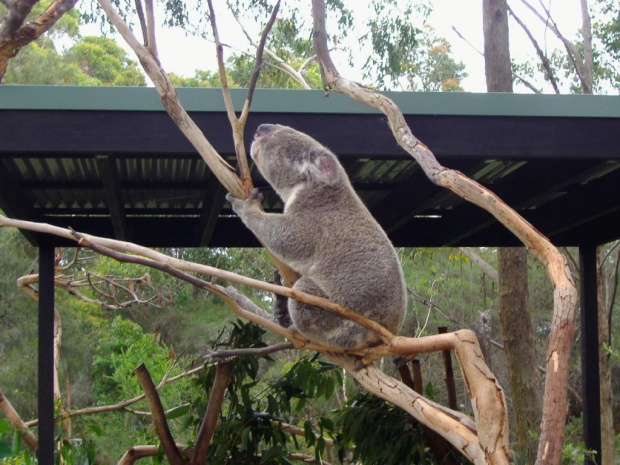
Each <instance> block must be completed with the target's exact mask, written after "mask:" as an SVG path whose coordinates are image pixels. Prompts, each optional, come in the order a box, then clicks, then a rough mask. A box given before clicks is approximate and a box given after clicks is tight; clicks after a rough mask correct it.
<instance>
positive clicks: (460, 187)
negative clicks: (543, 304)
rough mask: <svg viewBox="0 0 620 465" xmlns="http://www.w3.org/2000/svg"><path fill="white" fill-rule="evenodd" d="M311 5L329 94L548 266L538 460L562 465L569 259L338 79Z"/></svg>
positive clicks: (571, 295) (379, 98)
mask: <svg viewBox="0 0 620 465" xmlns="http://www.w3.org/2000/svg"><path fill="white" fill-rule="evenodd" d="M312 4H313V17H314V39H315V49H316V51H317V55H318V58H319V65H320V67H321V76H322V78H323V83H324V87H325V89H326V90H329V89H333V90H336V91H338V92H342V93H344V94H346V95H348V96H349V97H351V98H353V99H354V100H356V101H359V102H361V103H365V104H367V105H370V106H372V107H374V108H377V109H378V110H380V111H382V112H383V113H384V114H385V115H386V116H387V117H388V123H389V126H390V129H391V130H392V132H393V134H394V137H395V139H396V140H397V142H398V143H399V145H400V146H401V147H403V148H404V149H405V150H406V151H407V153H409V154H410V155H411V156H412V157H413V158H415V160H416V161H417V162H418V163H419V164H420V166H421V167H422V169H423V170H424V172H425V173H426V175H427V177H428V178H429V179H430V180H431V181H432V182H433V183H435V184H437V185H439V186H443V187H446V188H448V189H450V190H452V191H453V192H454V193H456V194H457V195H459V196H461V197H463V198H464V199H466V200H468V201H470V202H472V203H474V204H476V205H478V206H480V207H482V208H484V209H485V210H487V211H489V212H490V213H491V214H492V215H493V216H495V218H496V219H498V220H499V221H500V222H501V223H502V224H503V225H504V226H506V227H507V228H508V229H509V230H510V231H512V232H513V233H514V234H515V235H516V236H517V237H518V238H519V239H520V240H521V241H522V242H523V243H524V244H525V246H526V247H527V248H528V249H529V250H530V251H531V252H532V253H533V254H534V255H536V256H537V257H538V258H539V259H540V260H541V261H542V262H543V263H544V264H545V266H546V268H547V272H548V273H549V276H550V277H551V280H552V281H553V284H554V303H555V305H554V315H553V324H552V330H551V334H550V336H549V341H550V343H549V346H548V350H547V380H546V386H545V396H544V406H543V412H544V413H543V424H542V428H541V430H542V431H541V441H540V443H539V452H538V460H539V461H540V462H541V463H554V464H555V463H559V461H560V457H561V451H562V438H563V430H564V423H565V418H566V413H565V412H566V386H567V384H568V367H569V366H568V365H569V356H570V349H571V344H572V337H573V332H574V322H575V315H576V304H577V290H576V288H575V284H574V282H573V280H572V277H571V274H570V269H569V267H568V264H567V262H566V259H565V258H564V256H563V255H562V254H561V253H560V252H559V251H558V249H557V248H556V247H554V246H553V244H551V242H550V241H549V240H548V239H547V238H546V237H544V236H543V235H542V234H540V233H539V232H538V231H537V230H536V229H535V228H534V227H533V226H532V225H531V224H530V223H528V222H527V221H526V220H525V219H523V218H522V217H521V216H520V215H519V214H518V213H517V212H516V211H514V210H513V209H511V208H510V207H508V206H507V205H506V204H505V203H504V202H503V201H502V200H501V199H500V198H499V197H497V196H496V195H495V194H493V193H492V192H491V191H489V190H488V189H486V188H485V187H484V186H482V185H480V184H478V183H476V182H475V181H473V180H471V179H469V178H467V177H466V176H465V175H463V174H462V173H460V172H458V171H455V170H450V169H447V168H445V167H443V166H441V165H440V164H439V163H438V162H437V160H436V159H435V156H434V155H433V153H432V152H431V151H430V150H429V149H428V147H426V146H425V145H424V144H422V143H421V142H420V141H419V140H418V139H417V138H416V137H415V136H414V135H413V134H412V132H411V130H410V129H409V126H408V125H407V123H406V121H405V118H404V116H403V114H402V112H401V111H400V110H399V109H398V107H397V106H396V105H395V104H394V102H392V101H391V100H390V99H388V98H387V97H385V96H383V95H381V94H379V93H378V92H375V91H373V90H371V89H368V88H365V87H362V86H360V85H359V84H356V83H353V82H351V81H349V80H347V79H345V78H343V77H342V76H341V75H340V73H339V72H338V70H337V69H336V67H335V65H334V63H333V61H332V60H331V57H330V56H329V51H328V48H327V33H326V29H325V4H324V1H323V0H313V2H312ZM481 440H482V438H481Z"/></svg>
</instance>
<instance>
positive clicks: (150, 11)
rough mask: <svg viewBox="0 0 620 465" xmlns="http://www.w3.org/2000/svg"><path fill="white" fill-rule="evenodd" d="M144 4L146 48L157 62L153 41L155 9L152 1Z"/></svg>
mask: <svg viewBox="0 0 620 465" xmlns="http://www.w3.org/2000/svg"><path fill="white" fill-rule="evenodd" d="M145 3H146V33H147V41H146V43H147V46H148V49H149V51H150V52H151V54H152V55H153V57H154V58H155V59H156V60H157V61H159V55H158V53H157V40H156V39H155V8H154V7H153V0H145Z"/></svg>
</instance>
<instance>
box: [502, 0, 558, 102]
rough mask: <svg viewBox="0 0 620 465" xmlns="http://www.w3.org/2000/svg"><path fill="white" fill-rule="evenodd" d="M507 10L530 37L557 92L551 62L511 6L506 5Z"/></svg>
mask: <svg viewBox="0 0 620 465" xmlns="http://www.w3.org/2000/svg"><path fill="white" fill-rule="evenodd" d="M508 11H509V12H510V14H511V15H512V17H513V18H514V20H515V21H516V22H517V24H518V25H519V26H521V29H523V31H524V32H525V34H526V35H527V37H528V38H529V39H530V42H531V43H532V45H533V46H534V49H535V50H536V54H537V55H538V58H540V61H541V63H542V65H543V67H544V68H545V72H546V73H547V78H548V79H549V82H550V83H551V86H552V87H553V90H554V91H555V93H556V94H559V93H560V89H559V88H558V83H557V81H556V80H555V76H554V75H553V68H551V63H549V59H548V58H547V56H546V55H545V53H544V52H543V51H542V49H541V48H540V46H539V45H538V42H537V41H536V39H535V38H534V36H533V35H532V33H531V32H530V30H529V29H528V27H527V26H526V25H525V23H524V22H523V21H521V18H519V16H517V15H516V14H515V12H514V11H513V10H512V8H510V6H508Z"/></svg>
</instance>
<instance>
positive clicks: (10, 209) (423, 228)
mask: <svg viewBox="0 0 620 465" xmlns="http://www.w3.org/2000/svg"><path fill="white" fill-rule="evenodd" d="M179 95H180V97H181V100H182V102H183V104H184V106H185V107H186V109H187V110H188V111H189V112H190V114H191V116H192V117H193V118H194V120H195V121H196V123H197V124H198V126H199V127H200V128H201V129H202V130H203V132H204V133H205V135H206V136H207V138H208V139H209V141H210V142H211V143H212V144H213V146H214V147H215V148H216V150H218V152H219V153H220V154H222V156H224V157H225V158H226V159H228V160H229V161H230V162H231V163H234V146H233V140H232V134H231V129H230V125H229V123H228V119H227V116H226V112H225V108H224V103H223V100H222V96H221V92H220V90H219V89H179ZM232 95H233V100H234V102H235V105H236V106H237V108H238V109H239V110H240V109H241V106H242V104H243V100H244V98H245V90H243V89H233V90H232ZM389 96H390V97H391V98H392V99H393V100H394V101H395V102H396V103H397V104H398V105H399V107H400V108H401V109H402V111H403V113H404V114H405V117H406V119H407V122H408V124H409V126H410V127H411V129H412V131H413V133H414V134H415V135H416V136H417V137H418V138H419V139H420V140H421V141H422V142H423V143H425V144H426V145H427V146H428V147H429V148H430V149H431V150H432V151H433V153H434V154H435V155H436V156H437V158H438V160H439V161H440V163H441V164H443V165H444V166H446V167H449V168H454V169H458V170H460V171H462V172H464V173H465V174H467V175H468V176H469V177H471V178H473V179H475V180H476V181H478V182H480V183H482V184H483V185H485V186H488V187H489V188H490V189H491V190H493V191H494V192H495V193H497V194H498V195H499V196H500V197H501V198H502V199H504V200H505V201H506V202H507V203H508V204H509V205H511V206H513V207H514V208H515V209H517V210H518V211H519V212H520V213H521V214H522V215H523V216H524V217H525V218H526V219H527V220H529V221H530V222H531V223H532V224H534V226H536V227H537V228H538V229H539V230H541V231H542V232H543V233H544V234H545V235H547V236H548V237H549V238H550V239H551V240H552V241H553V242H554V243H556V244H557V245H581V244H599V243H603V242H607V241H610V240H614V239H618V238H620V221H618V218H619V217H618V213H619V210H620V170H619V169H618V168H620V105H619V103H620V101H619V98H620V97H618V96H612V97H609V96H585V95H569V96H558V95H517V94H469V93H432V94H431V93H390V94H389ZM262 123H280V124H286V125H289V126H292V127H294V128H296V129H298V130H300V131H303V132H306V133H308V134H310V135H311V136H313V137H314V138H316V139H318V140H319V141H320V142H322V143H323V144H324V145H326V146H328V147H329V148H330V149H331V150H332V151H333V152H334V153H336V154H337V155H338V156H339V158H340V160H341V162H342V164H343V165H344V167H345V169H346V170H347V172H348V173H349V176H350V178H351V180H352V182H353V185H354V187H355V189H356V190H357V191H358V193H359V194H360V196H361V198H362V199H363V201H364V202H365V203H366V205H367V206H368V207H369V209H370V210H371V212H372V213H373V215H374V216H375V217H376V218H377V220H378V221H379V222H380V223H381V225H382V226H383V227H384V229H385V230H386V231H387V232H388V235H389V236H390V238H391V239H392V241H393V242H394V244H395V245H396V246H462V245H468V246H507V245H516V244H518V242H517V240H516V239H515V238H514V237H513V235H512V234H511V233H510V232H508V231H507V230H506V229H505V228H504V227H503V226H501V225H500V224H498V222H497V221H496V220H494V219H493V218H492V217H491V216H490V215H489V214H488V213H486V212H485V211H484V210H482V209H480V208H478V207H476V206H474V205H472V204H469V203H468V202H466V201H464V200H463V199H461V198H459V197H458V196H456V195H454V194H452V193H451V192H449V191H446V190H445V189H442V188H439V187H436V186H434V185H433V184H432V183H431V182H430V181H428V180H427V179H426V177H425V175H424V173H423V172H422V170H421V169H420V167H419V166H418V165H417V163H416V162H415V161H414V160H413V159H412V158H411V157H409V156H408V155H407V154H406V153H405V152H404V151H403V150H402V149H401V148H399V147H398V146H397V144H396V143H395V141H394V138H393V137H392V134H391V132H390V130H389V128H388V126H387V124H386V118H385V117H384V116H383V115H382V114H380V113H378V112H376V111H375V110H373V109H371V108H369V107H367V106H364V105H362V104H359V103H357V102H354V101H352V100H350V99H348V98H346V97H344V96H342V95H338V94H331V95H330V96H329V97H327V98H326V97H325V96H324V94H323V92H321V91H293V90H267V89H258V90H257V91H256V93H255V97H254V102H253V105H252V112H251V115H250V117H249V119H248V123H247V126H246V141H250V140H251V137H252V133H253V132H254V130H255V128H256V126H258V125H259V124H262ZM254 176H255V184H256V185H257V186H258V187H261V188H263V189H264V192H265V203H264V207H265V209H266V210H268V211H279V210H281V208H282V204H281V202H280V201H279V199H278V198H277V196H276V195H275V194H274V193H273V191H272V190H271V189H270V188H269V186H268V185H267V184H266V183H265V182H264V180H262V179H261V177H260V175H259V173H258V172H256V171H255V172H254ZM224 196H225V191H224V190H223V189H222V187H221V186H220V185H219V183H218V182H217V180H216V179H215V178H214V177H213V176H212V175H211V173H210V172H209V171H208V169H207V168H206V165H205V164H204V162H203V161H202V159H201V158H200V156H199V155H198V154H197V153H196V151H195V150H194V148H193V147H192V146H191V145H190V143H189V142H188V141H187V140H186V139H185V138H184V136H183V135H182V134H181V132H180V131H179V129H178V128H177V127H176V126H175V125H174V123H172V121H171V120H170V118H169V117H168V115H167V114H166V113H165V111H164V109H163V106H162V104H161V102H160V101H159V99H158V97H157V94H156V92H155V90H154V89H152V88H104V87H96V88H94V87H54V86H49V87H46V86H0V208H1V209H2V210H4V211H5V213H6V214H8V215H9V216H11V217H16V218H22V219H29V220H33V221H40V222H46V223H51V224H55V225H59V226H71V227H73V228H74V229H76V230H78V231H84V232H88V233H92V234H96V235H101V236H107V237H116V238H121V239H125V240H129V241H132V242H137V243H139V244H142V245H146V246H166V247H192V246H201V245H208V246H231V247H232V246H254V245H257V242H256V240H255V239H254V237H253V236H252V234H251V233H250V232H249V231H247V230H246V229H245V227H243V226H242V225H241V224H240V221H239V219H238V218H236V217H235V215H234V214H233V213H232V211H231V210H230V207H229V205H228V204H227V203H226V202H225V199H224ZM29 238H30V239H31V240H32V241H33V242H37V241H38V240H39V238H38V237H37V236H36V235H29ZM59 243H60V242H59Z"/></svg>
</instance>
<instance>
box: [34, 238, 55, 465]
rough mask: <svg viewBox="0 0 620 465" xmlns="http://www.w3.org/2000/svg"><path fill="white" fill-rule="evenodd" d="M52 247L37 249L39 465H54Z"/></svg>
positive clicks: (45, 245)
mask: <svg viewBox="0 0 620 465" xmlns="http://www.w3.org/2000/svg"><path fill="white" fill-rule="evenodd" d="M54 259H55V257H54V247H53V246H51V245H49V244H42V245H41V246H40V247H39V350H38V352H39V359H38V369H39V396H38V413H39V425H38V429H39V464H41V465H52V464H53V463H54Z"/></svg>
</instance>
